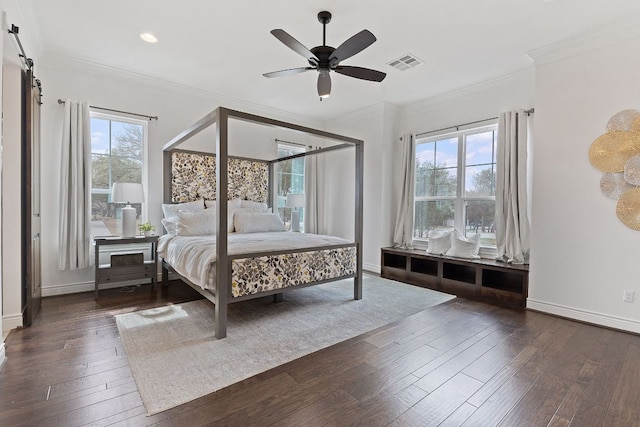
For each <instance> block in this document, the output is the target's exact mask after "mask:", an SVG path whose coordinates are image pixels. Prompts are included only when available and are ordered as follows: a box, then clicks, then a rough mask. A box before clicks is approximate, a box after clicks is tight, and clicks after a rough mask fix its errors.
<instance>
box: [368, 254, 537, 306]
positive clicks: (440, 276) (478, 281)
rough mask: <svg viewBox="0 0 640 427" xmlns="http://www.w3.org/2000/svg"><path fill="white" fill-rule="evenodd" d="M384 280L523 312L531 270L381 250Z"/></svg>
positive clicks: (500, 264)
mask: <svg viewBox="0 0 640 427" xmlns="http://www.w3.org/2000/svg"><path fill="white" fill-rule="evenodd" d="M380 265H381V266H382V274H381V275H382V277H385V278H387V279H392V280H398V281H400V282H405V283H409V284H412V285H416V286H422V287H425V288H429V289H434V290H436V291H441V292H446V293H449V294H454V295H456V296H459V297H463V298H469V299H475V300H482V301H486V302H490V303H496V304H501V305H510V306H517V307H522V308H524V307H525V305H526V301H527V292H528V286H529V266H528V265H514V264H507V263H503V262H498V261H495V260H490V259H460V258H452V257H446V256H440V255H432V254H427V253H426V252H425V251H424V250H418V249H397V248H382V249H381V264H380Z"/></svg>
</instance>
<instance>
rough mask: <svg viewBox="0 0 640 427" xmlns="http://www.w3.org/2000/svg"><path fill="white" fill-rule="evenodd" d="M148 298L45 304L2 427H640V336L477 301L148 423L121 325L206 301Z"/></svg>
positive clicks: (433, 312) (11, 345)
mask: <svg viewBox="0 0 640 427" xmlns="http://www.w3.org/2000/svg"><path fill="white" fill-rule="evenodd" d="M141 288H142V289H140V288H136V289H134V290H133V292H132V293H131V294H126V293H121V292H119V290H117V289H115V290H105V291H101V293H100V299H99V300H98V301H95V300H94V299H93V294H92V293H84V294H74V295H65V296H59V297H51V298H44V299H43V306H42V310H41V314H40V316H39V317H38V318H37V319H36V322H35V323H34V325H33V326H32V327H31V328H27V329H21V330H14V331H12V332H11V333H10V334H9V336H8V337H7V339H6V341H5V350H6V353H7V356H8V359H7V363H6V364H5V367H4V369H3V371H2V372H0V425H2V426H4V425H7V426H8V425H12V426H13V425H47V426H54V427H55V426H65V427H66V426H74V425H94V426H106V425H117V426H135V427H139V426H147V425H158V426H174V425H189V426H190V427H191V426H199V425H203V426H204V425H216V426H219V425H221V426H224V425H228V426H249V425H257V426H264V425H280V424H282V425H304V426H315V425H322V424H324V425H349V426H367V427H369V426H385V425H389V424H391V425H397V426H400V425H402V426H404V425H421V426H423V425H424V426H430V425H437V424H440V423H441V425H444V426H452V425H465V426H490V425H498V424H499V423H503V425H507V424H508V425H515V426H517V425H551V426H566V425H571V426H580V427H581V426H591V425H607V426H608V425H611V426H621V425H624V426H632V425H640V414H639V413H638V408H639V407H640V362H638V360H640V337H639V336H636V335H632V334H626V333H623V332H619V331H614V330H609V329H603V328H598V327H594V326H590V325H584V324H580V323H576V322H572V321H569V320H565V319H559V318H556V317H552V316H548V315H545V314H541V313H536V312H530V311H518V310H512V309H508V308H503V307H495V306H489V305H486V304H483V303H481V302H475V301H467V300H464V299H455V300H452V301H450V302H448V303H446V304H443V305H440V306H436V307H432V308H430V309H428V310H425V311H423V312H420V313H416V314H414V315H413V316H410V317H408V318H407V319H402V320H399V321H397V322H393V323H390V324H388V325H385V326H383V327H381V328H379V329H376V330H373V331H370V332H367V333H366V334H363V335H361V336H358V337H354V338H352V339H350V340H347V341H344V342H341V343H338V344H336V345H334V346H332V347H329V348H326V349H323V350H321V351H319V352H316V353H313V354H310V355H307V356H305V357H303V358H300V359H297V360H294V361H292V362H290V363H287V364H284V365H281V366H279V367H276V368H274V369H271V370H269V371H266V372H263V373H261V374H259V375H256V376H254V377H252V378H248V379H247V380H244V381H241V382H239V383H236V384H233V385H231V386H229V387H227V388H225V389H223V390H219V391H218V392H216V393H212V394H210V395H207V396H203V397H201V398H199V399H196V400H194V401H192V402H189V403H186V404H184V405H181V406H178V407H176V408H173V409H170V410H167V411H165V412H162V413H160V414H156V415H154V416H151V417H147V416H146V409H145V408H144V406H143V404H142V402H141V399H140V396H139V393H138V391H137V388H136V385H135V382H134V381H133V378H132V376H131V371H130V369H129V366H128V361H127V359H126V355H125V354H124V350H123V347H122V342H121V340H120V337H119V334H118V330H117V326H116V323H115V316H116V315H117V314H121V313H127V312H131V311H135V310H141V309H146V308H152V307H157V306H162V305H166V304H167V303H178V302H183V301H189V300H193V299H199V298H200V296H199V295H198V294H197V293H195V291H193V290H191V288H190V287H188V286H184V285H182V284H181V283H179V282H174V283H173V284H172V285H171V286H169V288H163V289H162V290H161V291H160V292H158V293H157V294H152V293H151V292H149V288H148V287H141ZM484 350H486V351H484ZM467 374H468V375H467ZM420 381H422V382H420ZM418 384H420V385H422V386H423V387H424V388H425V389H427V390H423V389H422V388H420V387H418ZM428 391H431V393H429V392H428ZM300 423H303V424H300Z"/></svg>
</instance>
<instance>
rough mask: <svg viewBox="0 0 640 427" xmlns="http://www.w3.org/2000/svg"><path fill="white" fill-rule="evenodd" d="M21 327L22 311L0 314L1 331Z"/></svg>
mask: <svg viewBox="0 0 640 427" xmlns="http://www.w3.org/2000/svg"><path fill="white" fill-rule="evenodd" d="M21 327H22V313H20V314H8V315H6V316H2V331H3V332H4V331H10V330H12V329H15V328H21Z"/></svg>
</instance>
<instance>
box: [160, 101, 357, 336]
mask: <svg viewBox="0 0 640 427" xmlns="http://www.w3.org/2000/svg"><path fill="white" fill-rule="evenodd" d="M230 119H236V120H241V121H245V122H250V123H254V124H258V125H264V126H271V127H280V128H284V129H290V130H294V131H298V132H302V133H306V134H308V135H312V136H316V137H320V138H324V139H330V140H334V141H338V142H340V144H338V145H333V146H329V147H326V148H320V149H317V150H314V151H309V152H305V153H299V154H295V155H291V156H287V157H282V158H276V159H272V160H269V161H267V163H268V164H269V202H270V204H272V200H273V195H272V192H273V191H272V189H273V188H274V184H273V183H274V180H275V173H274V171H275V166H276V164H278V163H279V162H283V161H286V160H291V159H295V158H299V157H305V156H309V155H318V154H321V153H325V152H329V151H334V150H342V149H345V148H355V165H354V172H355V201H354V203H355V218H354V243H355V247H356V273H355V275H353V276H352V277H353V293H354V299H356V300H359V299H362V236H363V234H362V221H363V213H362V206H363V172H364V147H363V144H364V142H363V141H362V140H359V139H355V138H350V137H346V136H342V135H338V134H334V133H330V132H326V131H322V130H318V129H313V128H309V127H306V126H300V125H296V124H293V123H287V122H284V121H280V120H275V119H270V118H267V117H262V116H257V115H254V114H249V113H245V112H241V111H236V110H231V109H228V108H224V107H218V108H216V109H215V110H213V111H211V112H210V113H209V114H207V115H205V116H204V117H202V118H201V119H200V120H198V121H197V122H196V123H194V124H193V125H191V126H190V127H189V128H187V129H186V130H184V131H183V132H181V133H180V134H179V135H177V136H176V137H175V138H173V139H172V140H171V141H169V142H168V143H166V144H165V145H164V147H163V170H164V186H163V200H164V203H172V194H171V179H172V178H171V154H172V152H173V151H179V150H177V149H178V147H179V146H180V145H181V144H182V143H184V142H185V141H187V140H189V139H190V138H192V137H193V136H195V135H197V134H198V133H200V132H201V131H203V130H205V129H207V128H209V127H210V126H213V125H215V126H216V127H215V165H216V185H215V193H216V200H218V201H220V200H228V195H229V194H228V183H229V180H228V178H229V177H228V174H229V170H228V160H229V158H231V157H230V156H229V154H228V148H229V120H230ZM215 209H216V216H217V224H216V241H217V243H216V258H217V260H216V269H215V283H216V291H215V294H214V296H213V298H212V297H211V293H209V295H205V297H207V298H208V299H209V300H210V301H212V302H213V303H214V306H215V314H214V321H215V336H216V338H224V337H226V335H227V308H228V307H227V306H228V304H229V303H231V302H236V301H240V300H243V299H249V298H232V297H231V295H230V290H231V278H232V277H231V262H232V260H233V259H236V258H238V256H237V255H235V256H231V255H229V254H228V253H227V252H228V248H227V243H228V236H227V231H226V230H227V225H228V224H227V223H228V217H227V213H228V204H227V203H216V208H215ZM284 252H294V251H276V252H273V253H274V254H276V253H277V254H282V253H284ZM268 254H270V253H268V252H263V253H260V254H250V255H251V256H258V255H260V256H263V255H268ZM167 275H168V271H167V270H166V269H165V266H164V262H163V279H166V276H167ZM330 280H337V279H330ZM163 281H164V280H163ZM326 281H329V280H325V281H319V282H313V283H309V284H307V285H301V286H300V285H299V286H296V287H302V286H308V285H314V284H319V283H322V282H326ZM187 282H188V281H187ZM188 283H189V282H188ZM189 284H191V283H189ZM282 290H283V289H279V290H275V291H268V292H261V293H258V294H254V295H252V296H248V297H250V298H256V297H262V296H265V295H269V294H273V295H274V296H276V294H278V295H281V292H282ZM203 295H204V294H203Z"/></svg>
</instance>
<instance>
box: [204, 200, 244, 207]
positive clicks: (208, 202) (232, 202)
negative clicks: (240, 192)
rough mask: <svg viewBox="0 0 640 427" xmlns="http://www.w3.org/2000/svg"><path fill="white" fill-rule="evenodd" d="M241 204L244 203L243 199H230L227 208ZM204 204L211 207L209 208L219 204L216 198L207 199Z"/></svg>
mask: <svg viewBox="0 0 640 427" xmlns="http://www.w3.org/2000/svg"><path fill="white" fill-rule="evenodd" d="M241 204H242V201H241V200H240V199H233V200H229V205H228V208H227V209H235V208H239V207H240V205H241ZM204 206H205V208H207V209H209V208H215V207H216V206H217V205H216V201H215V200H205V201H204Z"/></svg>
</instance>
